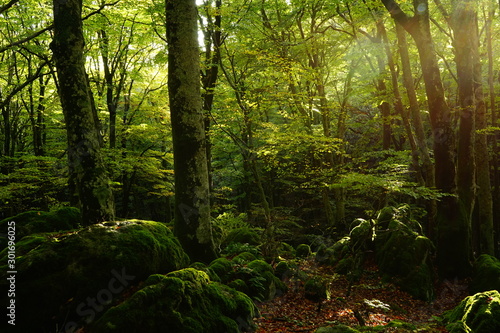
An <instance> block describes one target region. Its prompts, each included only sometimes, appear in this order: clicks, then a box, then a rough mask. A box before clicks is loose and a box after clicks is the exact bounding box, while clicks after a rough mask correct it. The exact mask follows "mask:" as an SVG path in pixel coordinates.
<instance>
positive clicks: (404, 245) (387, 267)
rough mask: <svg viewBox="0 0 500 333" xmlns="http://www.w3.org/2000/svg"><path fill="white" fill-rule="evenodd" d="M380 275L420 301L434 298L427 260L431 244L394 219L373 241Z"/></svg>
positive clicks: (428, 261) (431, 276)
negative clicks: (389, 279)
mask: <svg viewBox="0 0 500 333" xmlns="http://www.w3.org/2000/svg"><path fill="white" fill-rule="evenodd" d="M375 249H376V257H377V263H378V265H379V268H380V271H381V272H382V273H384V274H386V275H388V276H390V277H392V278H393V280H394V282H395V283H396V284H398V285H399V286H400V288H401V289H403V290H405V291H407V292H408V293H410V294H411V295H412V296H413V297H415V298H418V299H422V300H427V301H429V300H432V299H433V298H434V286H433V275H432V269H431V267H432V266H431V262H430V256H431V252H432V251H433V249H434V246H433V244H432V242H431V241H430V240H429V239H428V238H427V237H424V236H421V235H419V234H418V233H417V232H415V231H413V230H412V229H411V228H410V227H408V226H407V225H405V224H404V223H402V222H400V221H399V220H396V219H393V220H391V221H390V222H389V224H388V226H387V229H386V230H383V231H380V232H379V233H378V234H377V237H376V240H375Z"/></svg>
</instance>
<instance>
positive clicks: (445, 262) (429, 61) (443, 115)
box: [382, 0, 472, 277]
mask: <svg viewBox="0 0 500 333" xmlns="http://www.w3.org/2000/svg"><path fill="white" fill-rule="evenodd" d="M382 3H383V4H384V6H385V7H386V8H387V10H388V11H389V13H390V14H391V16H392V17H393V18H394V19H395V20H396V21H397V22H398V23H400V24H401V25H402V26H403V27H404V28H405V30H406V31H408V33H409V34H410V35H411V36H412V37H413V39H414V41H415V43H416V45H417V49H418V53H419V58H420V64H421V66H422V74H423V78H424V82H425V91H426V95H427V102H428V105H429V113H430V120H431V126H432V132H433V139H434V142H433V148H434V157H435V165H434V170H435V177H436V178H435V179H436V187H437V188H438V189H439V190H440V191H441V192H443V193H446V194H449V195H448V196H445V197H443V198H442V199H441V200H440V201H439V202H438V209H437V217H436V221H437V262H438V268H439V272H440V274H441V276H442V277H455V276H467V275H468V274H469V272H470V269H471V261H470V259H471V254H472V252H471V250H472V249H471V247H470V243H469V239H470V232H469V226H467V225H464V224H463V221H464V218H463V215H464V214H466V212H464V211H463V210H461V209H460V205H459V202H458V200H457V198H456V197H455V196H454V195H455V194H456V193H457V183H456V167H455V161H454V157H453V150H454V147H455V136H454V131H453V128H452V125H451V117H450V108H449V106H448V104H447V102H446V99H445V94H444V88H443V84H442V81H441V74H440V71H439V65H438V62H437V56H436V53H435V50H434V44H433V39H432V35H431V30H430V19H429V4H428V1H427V0H414V1H413V7H414V12H415V14H414V16H413V17H409V16H408V15H407V14H406V13H404V12H403V11H402V10H401V8H400V7H399V5H398V4H397V3H396V2H395V1H394V0H382Z"/></svg>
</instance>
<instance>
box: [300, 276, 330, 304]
mask: <svg viewBox="0 0 500 333" xmlns="http://www.w3.org/2000/svg"><path fill="white" fill-rule="evenodd" d="M304 292H305V294H304V296H305V297H306V298H307V299H309V300H311V301H313V302H321V301H323V300H326V299H328V298H329V297H330V294H329V292H328V288H327V286H326V283H325V281H323V280H322V279H320V278H319V277H316V276H315V277H312V278H310V279H309V280H307V281H306V283H305V284H304Z"/></svg>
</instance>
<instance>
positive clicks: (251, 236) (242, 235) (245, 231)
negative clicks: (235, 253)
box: [223, 227, 260, 245]
mask: <svg viewBox="0 0 500 333" xmlns="http://www.w3.org/2000/svg"><path fill="white" fill-rule="evenodd" d="M231 243H243V244H245V243H246V244H249V245H259V244H260V236H259V234H258V233H257V232H256V231H255V230H253V229H251V228H246V227H244V228H237V229H233V230H231V231H230V232H229V234H228V235H227V236H226V238H225V240H224V242H223V244H225V245H229V244H231Z"/></svg>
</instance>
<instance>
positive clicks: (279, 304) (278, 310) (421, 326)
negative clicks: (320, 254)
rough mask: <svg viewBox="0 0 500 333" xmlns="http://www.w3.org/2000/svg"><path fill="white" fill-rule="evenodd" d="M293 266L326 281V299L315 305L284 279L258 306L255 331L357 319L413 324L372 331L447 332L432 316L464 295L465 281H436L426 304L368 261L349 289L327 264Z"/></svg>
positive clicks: (298, 285)
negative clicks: (277, 290) (283, 284)
mask: <svg viewBox="0 0 500 333" xmlns="http://www.w3.org/2000/svg"><path fill="white" fill-rule="evenodd" d="M298 264H299V269H300V271H301V272H303V273H306V274H307V275H308V276H309V277H312V276H318V277H321V278H322V279H324V281H328V282H327V283H328V288H329V292H330V297H329V299H328V300H324V301H322V302H321V307H319V306H318V303H317V302H313V301H311V300H308V299H307V298H305V293H304V283H303V281H301V280H300V279H297V278H296V277H291V278H290V279H288V281H286V282H287V285H288V291H287V292H286V293H285V294H283V295H281V296H279V297H276V298H274V299H273V300H271V301H269V302H264V303H261V304H259V305H258V307H259V309H260V312H261V317H260V318H258V319H256V324H257V325H258V329H257V333H264V332H314V331H315V330H316V329H317V328H319V327H322V326H330V325H338V324H343V325H347V326H351V327H353V326H359V325H360V320H362V321H364V322H365V325H366V326H367V327H369V326H381V325H386V324H387V323H389V322H390V321H393V320H400V321H404V322H406V323H411V324H414V325H415V326H416V327H417V329H416V330H415V329H407V328H384V329H383V330H382V329H380V330H377V331H383V332H416V331H419V332H446V330H445V329H444V327H443V326H442V325H440V324H439V321H438V320H436V318H435V317H436V316H440V315H441V314H442V313H443V312H444V311H446V310H449V309H451V308H453V307H454V306H456V305H457V304H458V303H459V302H460V301H461V300H462V299H463V298H464V297H465V296H467V282H466V281H458V280H457V281H444V282H441V283H439V284H438V285H437V287H436V299H435V300H434V301H433V302H431V303H428V302H424V301H419V300H415V299H414V298H412V297H411V296H410V295H408V294H407V293H405V292H402V291H400V290H399V289H398V288H397V287H396V286H395V285H393V284H390V283H384V282H382V279H381V278H380V277H379V274H378V271H377V267H376V265H375V264H373V263H370V262H368V263H366V264H365V268H364V273H363V276H362V277H361V279H360V280H359V281H357V282H354V283H353V284H352V286H351V288H349V281H348V279H347V277H346V276H345V275H339V274H336V273H335V272H334V270H333V268H332V267H329V266H319V265H318V264H317V263H316V262H315V261H314V259H313V258H309V259H304V260H301V261H300V262H299V263H298ZM349 289H350V292H348V290H349ZM359 316H361V318H359ZM356 317H358V318H359V319H356Z"/></svg>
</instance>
